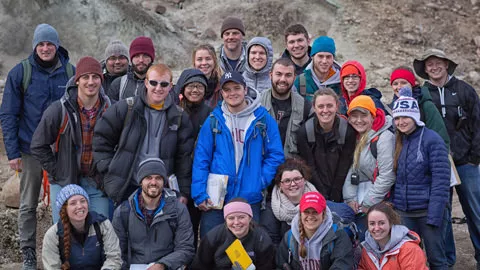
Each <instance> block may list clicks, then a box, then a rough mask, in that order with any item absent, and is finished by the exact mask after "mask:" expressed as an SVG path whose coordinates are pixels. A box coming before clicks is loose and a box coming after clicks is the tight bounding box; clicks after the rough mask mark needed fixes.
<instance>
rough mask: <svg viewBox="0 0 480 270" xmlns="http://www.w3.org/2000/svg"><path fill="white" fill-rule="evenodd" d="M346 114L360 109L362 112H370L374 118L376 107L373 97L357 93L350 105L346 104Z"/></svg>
mask: <svg viewBox="0 0 480 270" xmlns="http://www.w3.org/2000/svg"><path fill="white" fill-rule="evenodd" d="M348 107H349V108H348V112H347V114H348V115H350V113H352V112H353V111H355V110H360V111H363V112H370V113H371V114H372V116H373V117H374V118H375V117H376V116H377V108H376V107H375V102H373V99H372V98H371V97H369V96H366V95H359V96H357V97H355V98H354V99H353V100H352V102H350V105H349V106H348Z"/></svg>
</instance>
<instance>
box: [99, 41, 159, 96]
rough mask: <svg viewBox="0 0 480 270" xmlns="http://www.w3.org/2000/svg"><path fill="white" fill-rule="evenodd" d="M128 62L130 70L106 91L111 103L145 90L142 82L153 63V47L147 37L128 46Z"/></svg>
mask: <svg viewBox="0 0 480 270" xmlns="http://www.w3.org/2000/svg"><path fill="white" fill-rule="evenodd" d="M130 61H131V63H132V70H129V71H128V72H127V74H126V75H123V76H122V77H120V78H116V79H115V80H114V81H113V82H112V84H111V85H110V89H109V90H108V91H107V95H108V97H109V98H110V99H111V100H112V101H113V102H115V101H118V100H122V99H126V98H128V97H134V96H136V95H138V94H139V93H140V92H142V91H144V90H145V87H144V84H145V83H144V81H145V75H146V73H147V70H148V68H149V67H150V66H151V65H152V64H153V62H154V61H155V47H154V46H153V41H152V39H151V38H149V37H137V38H136V39H134V40H133V41H132V43H131V44H130Z"/></svg>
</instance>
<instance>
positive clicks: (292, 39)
mask: <svg viewBox="0 0 480 270" xmlns="http://www.w3.org/2000/svg"><path fill="white" fill-rule="evenodd" d="M284 36H285V46H286V48H285V52H283V55H282V57H286V58H290V60H292V61H293V63H295V74H296V75H300V74H302V73H303V71H304V70H305V68H307V66H308V64H310V62H312V58H311V57H310V51H311V50H312V47H310V45H309V44H310V38H309V36H308V32H307V29H305V27H304V26H303V25H301V24H293V25H290V26H289V27H287V28H286V29H285V32H284Z"/></svg>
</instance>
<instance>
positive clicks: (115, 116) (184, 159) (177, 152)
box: [93, 91, 194, 203]
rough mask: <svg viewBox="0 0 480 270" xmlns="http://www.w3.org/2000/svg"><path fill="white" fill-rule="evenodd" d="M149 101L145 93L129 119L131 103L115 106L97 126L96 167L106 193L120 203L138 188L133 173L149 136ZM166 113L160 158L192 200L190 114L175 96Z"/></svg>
mask: <svg viewBox="0 0 480 270" xmlns="http://www.w3.org/2000/svg"><path fill="white" fill-rule="evenodd" d="M145 99H146V97H145V91H143V92H142V93H140V95H138V96H136V97H135V98H134V104H133V107H132V109H131V115H130V116H129V119H126V116H127V112H128V104H127V102H126V100H121V101H119V102H117V103H115V104H113V105H112V106H111V107H110V108H109V109H108V110H107V111H106V112H105V113H104V114H103V116H102V118H100V119H99V120H98V121H97V123H96V125H95V130H94V138H93V162H94V166H95V168H96V169H97V171H98V172H99V173H101V174H103V175H104V179H103V184H104V188H105V192H106V193H107V195H108V196H109V197H110V198H111V199H112V200H114V201H115V202H117V203H120V202H121V200H122V198H125V197H126V196H128V195H127V194H124V193H125V191H126V190H127V189H128V188H129V186H130V185H133V186H135V185H137V184H136V181H135V180H134V179H135V175H133V174H134V172H135V171H136V167H137V166H138V164H139V162H140V160H138V157H139V155H140V150H141V149H142V146H143V141H144V139H145V137H146V133H147V119H146V117H145V113H144V111H145V110H148V108H147V106H148V105H147V103H146V100H145ZM168 104H169V105H168ZM164 110H165V111H166V117H165V119H166V123H165V124H166V125H165V128H164V129H163V132H162V137H161V142H160V149H161V151H160V153H159V158H160V159H161V160H163V162H164V163H165V167H166V169H167V174H168V175H171V174H175V175H176V176H177V179H178V184H179V187H180V191H181V192H182V194H183V195H184V196H186V197H187V198H189V196H190V183H191V172H192V159H191V154H192V151H193V144H194V141H193V136H192V132H193V128H192V123H191V122H190V119H189V118H188V114H187V113H186V112H185V111H184V110H183V109H182V108H180V107H179V106H177V105H175V104H173V95H168V96H167V100H165V107H164ZM124 195H125V196H124Z"/></svg>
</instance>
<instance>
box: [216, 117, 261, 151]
mask: <svg viewBox="0 0 480 270" xmlns="http://www.w3.org/2000/svg"><path fill="white" fill-rule="evenodd" d="M208 117H210V130H211V131H212V133H213V152H215V148H216V147H217V140H216V138H217V134H219V133H222V130H220V129H219V128H218V119H217V118H216V117H215V116H214V115H213V112H212V113H210V115H209V116H208ZM255 128H258V129H259V130H260V134H261V135H262V139H263V141H265V138H267V140H268V136H267V120H266V118H265V115H264V116H262V118H260V119H259V120H258V121H256V122H255ZM254 136H255V135H254ZM263 154H265V149H264V147H263V144H262V155H263Z"/></svg>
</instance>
